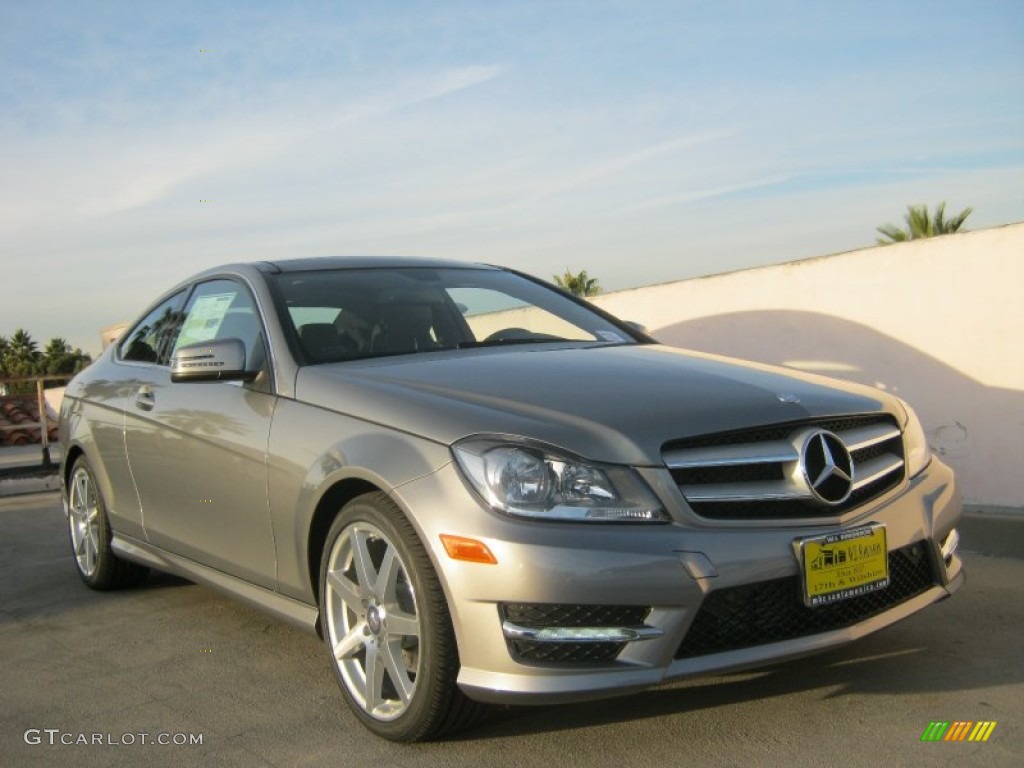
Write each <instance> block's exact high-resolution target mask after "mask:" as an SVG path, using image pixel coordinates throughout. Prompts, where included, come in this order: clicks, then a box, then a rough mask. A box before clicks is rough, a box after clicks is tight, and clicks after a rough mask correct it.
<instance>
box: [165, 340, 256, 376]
mask: <svg viewBox="0 0 1024 768" xmlns="http://www.w3.org/2000/svg"><path fill="white" fill-rule="evenodd" d="M256 374H257V371H247V370H246V369H245V344H244V343H243V342H242V341H241V339H218V340H217V341H206V342H203V343H202V344H189V345H187V346H184V347H181V348H179V349H178V351H176V352H175V353H174V356H173V357H172V358H171V381H173V382H182V383H186V382H190V381H251V380H252V379H255V378H256Z"/></svg>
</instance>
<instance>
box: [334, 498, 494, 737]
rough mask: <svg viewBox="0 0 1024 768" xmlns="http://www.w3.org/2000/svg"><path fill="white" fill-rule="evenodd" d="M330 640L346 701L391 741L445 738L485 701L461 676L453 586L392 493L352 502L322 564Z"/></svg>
mask: <svg viewBox="0 0 1024 768" xmlns="http://www.w3.org/2000/svg"><path fill="white" fill-rule="evenodd" d="M320 595H321V605H320V610H321V620H322V621H323V625H324V640H325V641H326V643H327V650H328V653H329V654H330V657H331V660H332V662H333V664H332V666H333V667H334V671H335V673H336V675H337V678H338V683H339V685H340V686H341V690H342V693H343V694H344V696H345V700H346V701H347V703H348V704H349V706H350V707H351V708H352V711H353V712H355V714H356V716H357V717H358V718H359V719H360V720H361V721H362V722H363V724H364V725H366V727H367V728H369V729H370V730H371V731H373V732H374V733H376V734H378V735H379V736H383V737H384V738H386V739H391V740H392V741H419V740H423V739H429V738H436V737H438V736H442V735H444V734H446V733H451V732H453V731H455V730H458V729H459V728H462V727H464V726H466V725H468V724H469V723H470V722H471V721H472V720H474V719H475V717H476V715H477V714H478V713H479V712H480V711H481V710H482V707H481V705H479V704H476V703H474V702H472V701H470V700H469V699H467V698H466V697H465V696H464V695H463V694H462V692H461V691H460V690H459V689H458V687H457V686H456V685H455V678H456V675H457V674H458V668H459V664H458V652H457V649H456V645H455V636H454V632H453V631H452V626H451V618H450V616H449V613H448V606H447V603H446V601H445V598H444V592H443V591H442V589H441V585H440V583H439V582H438V580H437V576H436V574H435V573H434V569H433V566H432V565H431V562H430V558H429V557H428V556H427V553H426V550H425V549H424V547H423V544H422V543H421V542H420V539H419V537H418V536H417V535H416V532H415V530H414V529H413V527H412V525H411V524H410V523H409V521H408V520H407V519H406V518H405V516H404V515H403V514H402V512H401V510H400V509H399V508H398V507H397V506H396V505H395V504H394V502H392V501H391V499H389V498H388V497H387V496H386V495H385V494H383V493H370V494H366V495H364V496H360V497H358V498H356V499H353V500H352V501H351V502H349V503H348V504H346V505H345V507H344V508H343V509H342V511H341V514H340V515H339V516H338V517H337V519H336V520H335V521H334V524H333V525H332V526H331V530H330V531H329V533H328V534H327V541H326V543H325V547H324V557H323V558H322V561H321V566H320Z"/></svg>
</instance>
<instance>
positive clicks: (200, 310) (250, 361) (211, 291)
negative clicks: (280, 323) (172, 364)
mask: <svg viewBox="0 0 1024 768" xmlns="http://www.w3.org/2000/svg"><path fill="white" fill-rule="evenodd" d="M184 315H185V316H184V320H183V321H182V323H181V331H180V332H179V333H178V338H177V340H176V341H175V343H174V351H175V352H176V351H177V350H178V349H180V348H181V347H184V346H188V345H190V344H202V343H203V342H207V341H219V340H222V339H239V340H240V341H241V342H242V343H243V344H244V345H245V367H246V369H247V370H250V371H252V370H257V369H258V368H260V367H262V366H263V363H264V361H265V360H266V353H265V348H264V343H263V326H262V324H261V323H260V318H259V314H258V312H257V311H256V304H255V302H254V301H253V299H252V296H251V295H250V294H249V291H248V289H247V288H245V286H243V285H241V284H240V283H237V282H235V281H234V280H210V281H209V282H205V283H200V284H199V285H197V286H196V288H195V290H194V291H193V292H192V296H191V297H190V298H189V300H188V305H187V306H186V307H185V313H184Z"/></svg>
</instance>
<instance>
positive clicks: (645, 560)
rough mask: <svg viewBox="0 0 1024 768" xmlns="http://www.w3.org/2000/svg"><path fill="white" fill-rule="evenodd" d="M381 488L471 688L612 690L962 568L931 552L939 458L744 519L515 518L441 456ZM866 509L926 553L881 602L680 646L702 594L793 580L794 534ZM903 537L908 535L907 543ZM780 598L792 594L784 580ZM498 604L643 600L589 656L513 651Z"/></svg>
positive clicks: (760, 659) (948, 497)
mask: <svg viewBox="0 0 1024 768" xmlns="http://www.w3.org/2000/svg"><path fill="white" fill-rule="evenodd" d="M393 493H394V495H395V497H396V500H397V501H398V502H399V503H400V504H402V505H403V506H404V507H405V509H406V510H407V511H409V513H410V518H411V519H412V520H413V522H414V523H415V524H416V525H417V526H418V527H419V529H420V533H421V535H422V536H423V538H424V541H425V542H427V544H428V549H429V551H430V552H431V556H432V558H433V560H434V564H435V567H436V569H437V572H438V574H439V577H440V579H441V582H442V585H443V587H444V589H445V592H446V595H447V597H448V602H449V606H450V612H451V616H452V622H453V625H454V629H455V633H456V637H457V639H458V646H459V656H460V662H461V671H460V673H459V677H458V682H459V685H460V687H461V688H462V689H463V690H464V691H465V692H466V693H467V695H469V696H471V697H472V698H474V699H477V700H480V701H489V702H496V703H519V704H525V703H554V702H559V701H573V700H581V699H587V698H595V697H601V696H607V695H617V694H620V693H626V692H629V691H632V690H639V689H642V688H646V687H650V686H652V685H656V684H658V683H660V682H662V681H664V680H667V679H671V678H677V677H683V676H688V675H695V674H703V673H708V672H720V671H726V670H736V669H741V668H745V667H751V666H757V665H761V664H764V663H768V662H775V661H779V660H783V659H787V658H792V657H796V656H801V655H806V654H808V653H814V652H817V651H821V650H824V649H827V648H831V647H834V646H837V645H841V644H843V643H847V642H850V641H852V640H855V639H857V638H860V637H863V636H864V635H867V634H870V633H872V632H875V631H877V630H879V629H881V628H883V627H886V626H888V625H890V624H893V623H895V622H897V621H899V620H901V619H903V618H905V617H907V616H909V615H911V614H913V613H915V612H917V611H919V610H921V609H922V608H924V607H925V606H927V605H929V604H931V603H933V602H936V601H938V600H940V599H943V598H945V597H948V596H949V595H951V594H952V593H953V592H955V591H956V590H957V589H959V587H960V586H961V585H962V584H963V581H964V574H963V567H962V563H961V561H960V559H959V558H958V557H957V555H956V554H955V552H954V553H948V552H947V553H944V552H943V545H944V544H945V545H946V546H947V549H948V548H949V547H950V546H952V545H953V536H955V533H954V529H955V526H956V524H957V520H958V519H959V516H960V499H959V496H958V494H957V492H956V489H955V485H954V481H953V475H952V472H951V471H950V470H949V469H948V468H947V467H946V466H945V465H944V464H942V463H941V462H940V461H939V460H938V459H933V460H932V462H931V464H930V465H929V466H928V468H927V469H926V470H925V471H924V472H922V473H920V474H919V475H917V476H916V477H914V478H913V479H911V480H910V481H909V482H908V483H906V484H905V485H904V487H903V488H902V489H901V490H900V491H899V492H897V493H895V494H890V495H888V496H886V497H885V498H884V499H882V500H881V501H880V502H879V503H875V504H872V505H869V506H867V507H866V508H865V509H864V510H862V511H860V512H858V513H857V514H856V515H855V516H854V517H853V518H852V519H847V520H844V521H843V523H842V524H832V525H829V524H814V525H790V526H783V525H780V526H776V527H763V526H759V527H753V526H752V527H749V528H744V527H736V526H729V527H723V526H715V525H710V524H708V525H693V524H692V523H686V524H683V523H682V522H679V523H674V524H671V525H649V526H643V525H598V524H561V523H541V522H533V521H519V520H514V519H511V518H508V517H505V516H503V515H499V514H497V513H493V512H490V511H486V510H482V509H481V508H480V506H479V503H478V502H477V501H476V500H475V498H474V497H473V496H472V494H471V493H470V492H469V491H468V490H467V488H466V486H465V485H464V483H463V481H462V479H461V477H460V476H459V474H458V472H457V470H456V469H455V467H454V465H451V464H449V465H447V466H446V467H444V468H442V469H441V470H439V471H438V472H436V473H434V474H432V475H429V476H426V477H423V478H420V479H418V480H416V481H413V482H411V483H408V484H406V485H403V486H401V487H399V488H397V489H395V490H394V492H393ZM867 522H874V523H881V524H884V525H885V526H886V533H887V539H888V541H887V543H888V549H889V551H890V553H893V552H894V551H895V550H900V549H905V550H906V551H907V552H911V553H915V556H916V557H919V558H920V557H923V558H926V559H927V567H928V569H929V570H928V573H929V574H930V575H929V579H928V580H929V584H927V585H924V586H922V587H921V588H920V589H918V590H917V591H916V592H914V593H913V594H912V595H910V596H909V597H907V598H906V599H900V600H899V601H895V602H894V604H893V605H890V606H888V607H884V608H882V609H879V610H877V611H874V612H871V611H868V612H867V615H866V617H865V618H862V619H861V618H859V617H857V618H855V619H853V620H852V621H850V622H845V623H844V622H840V625H838V626H836V627H835V628H828V629H826V630H825V631H816V630H815V631H813V632H812V633H810V634H803V635H801V636H797V637H788V638H787V639H782V640H778V641H771V642H764V643H758V644H754V645H749V646H747V647H741V648H732V649H726V650H720V651H719V650H714V649H711V650H709V651H708V650H705V651H702V652H700V653H698V654H696V655H694V654H692V653H690V654H687V653H685V652H683V648H684V647H683V643H684V640H685V639H686V638H687V635H688V632H689V631H690V630H691V628H693V626H694V622H695V619H696V618H697V616H698V612H699V610H700V608H701V605H702V604H703V603H704V601H705V598H706V597H707V596H708V595H709V594H711V593H712V592H716V591H719V590H728V589H733V588H738V587H744V586H745V585H753V584H758V585H760V584H762V583H774V584H783V583H785V582H782V581H781V580H783V579H789V580H794V579H795V577H798V575H799V565H798V562H797V559H796V557H795V555H794V549H793V542H794V540H795V539H798V538H803V537H807V536H813V535H816V534H819V533H827V532H833V531H836V530H840V529H843V528H852V527H858V526H861V525H864V524H865V523H867ZM442 533H446V534H454V535H458V536H467V537H471V538H475V539H478V540H480V541H483V542H484V543H486V544H487V546H488V547H489V548H490V550H491V552H492V553H493V554H494V555H495V557H496V558H497V561H498V564H497V565H484V564H479V563H468V562H462V561H456V560H452V559H450V558H448V557H447V555H446V554H445V552H444V549H443V547H441V546H440V543H439V536H440V534H442ZM951 534H952V536H951ZM915 543H917V544H919V546H918V547H916V548H914V547H912V546H911V545H914V544H915ZM947 554H948V555H949V556H948V557H947V556H946V555H947ZM891 557H892V555H891V556H890V562H892V559H891ZM794 583H796V584H798V582H794ZM890 589H891V587H890ZM884 592H886V590H883V591H882V593H878V594H883V593H884ZM792 599H793V600H799V599H800V598H799V595H798V589H796V588H794V590H793V598H792ZM510 604H526V605H537V604H540V605H548V604H550V605H562V606H613V607H614V606H623V607H628V606H648V607H649V608H650V610H649V611H648V612H646V613H645V618H644V619H643V621H642V627H641V628H642V631H641V633H640V634H639V635H638V636H636V637H634V638H628V637H626V636H624V640H623V642H622V644H621V646H620V648H621V650H616V651H615V653H614V654H613V657H612V658H600V659H599V660H596V661H595V660H592V659H590V658H588V657H587V655H586V654H583V655H581V656H579V657H578V659H574V660H570V661H566V660H564V659H563V660H554V661H547V660H544V661H538V660H533V659H531V660H526V659H524V658H523V657H522V655H521V654H518V653H517V651H516V648H518V646H516V645H515V642H516V638H517V637H518V638H519V639H522V638H523V636H522V635H516V630H519V629H522V627H519V626H517V625H516V624H515V622H509V621H508V616H507V606H508V605H510ZM807 610H812V611H813V610H820V609H807ZM510 624H511V625H512V628H513V629H512V632H511V633H510V631H509V626H510ZM503 625H504V630H503ZM633 629H637V627H636V625H635V624H634V626H633ZM585 642H589V641H588V640H585ZM552 658H557V657H552Z"/></svg>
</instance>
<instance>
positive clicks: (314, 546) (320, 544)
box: [306, 477, 390, 632]
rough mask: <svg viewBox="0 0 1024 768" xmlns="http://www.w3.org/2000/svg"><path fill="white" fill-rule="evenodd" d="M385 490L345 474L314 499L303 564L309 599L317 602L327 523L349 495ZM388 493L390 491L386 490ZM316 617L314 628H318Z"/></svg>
mask: <svg viewBox="0 0 1024 768" xmlns="http://www.w3.org/2000/svg"><path fill="white" fill-rule="evenodd" d="M378 491H379V492H382V493H387V491H386V490H385V489H384V488H381V487H380V486H379V485H377V484H375V483H373V482H370V481H369V480H366V479H364V478H361V477H347V478H345V479H343V480H338V481H337V482H335V483H334V484H333V485H331V486H330V487H329V488H328V489H327V490H326V491H324V493H323V494H321V496H320V499H319V500H318V501H317V503H316V507H315V508H314V511H313V517H312V519H311V520H310V523H309V535H308V536H307V537H306V566H307V568H308V569H309V583H310V585H311V586H312V588H313V600H314V601H315V603H316V605H320V561H321V559H322V558H323V556H324V543H325V542H326V540H327V533H328V531H330V529H331V524H332V523H333V522H334V519H335V518H336V517H337V516H338V514H339V513H340V512H341V508H342V507H344V506H345V505H346V504H348V503H349V502H350V501H352V499H354V498H356V497H358V496H362V495H363V494H365V493H375V492H378ZM389 495H390V494H389ZM320 631H321V629H320V621H319V619H317V632H320Z"/></svg>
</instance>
